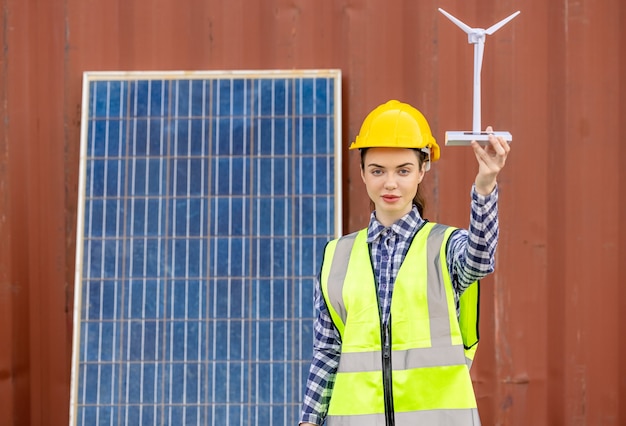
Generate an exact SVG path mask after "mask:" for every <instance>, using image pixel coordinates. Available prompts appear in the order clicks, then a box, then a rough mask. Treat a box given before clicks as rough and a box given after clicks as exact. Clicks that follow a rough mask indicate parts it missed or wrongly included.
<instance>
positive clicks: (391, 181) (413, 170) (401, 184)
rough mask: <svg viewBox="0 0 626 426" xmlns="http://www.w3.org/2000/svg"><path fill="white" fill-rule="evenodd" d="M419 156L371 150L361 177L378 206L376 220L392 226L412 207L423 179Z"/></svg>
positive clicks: (395, 150) (407, 151) (409, 151)
mask: <svg viewBox="0 0 626 426" xmlns="http://www.w3.org/2000/svg"><path fill="white" fill-rule="evenodd" d="M418 155H419V153H417V152H416V151H415V150H412V149H405V148H369V149H368V150H367V152H365V157H364V159H363V168H362V169H361V177H362V178H363V182H364V183H365V187H366V189H367V193H368V195H369V197H370V199H371V200H372V201H373V202H374V205H375V206H376V218H377V219H378V221H379V222H380V223H382V224H383V225H384V226H390V225H392V224H393V223H394V222H396V221H397V220H398V219H400V218H401V217H402V216H404V215H405V214H407V213H408V212H409V211H410V210H411V208H412V206H413V197H415V194H416V193H417V186H418V185H419V183H420V182H421V181H422V178H423V177H424V168H423V167H420V163H419V158H418Z"/></svg>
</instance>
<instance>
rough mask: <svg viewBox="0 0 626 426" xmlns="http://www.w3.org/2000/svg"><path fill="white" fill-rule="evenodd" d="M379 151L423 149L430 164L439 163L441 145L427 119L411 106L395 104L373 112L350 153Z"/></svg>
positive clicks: (385, 104)
mask: <svg viewBox="0 0 626 426" xmlns="http://www.w3.org/2000/svg"><path fill="white" fill-rule="evenodd" d="M380 147H388V148H415V149H420V150H422V151H425V152H427V153H428V154H429V156H430V160H431V161H437V160H438V159H439V145H437V142H436V141H435V138H434V137H433V135H432V133H431V131H430V126H429V125H428V122H427V121H426V118H424V116H423V115H422V113H421V112H419V111H418V110H417V109H415V108H414V107H412V106H411V105H409V104H406V103H403V102H400V101H396V100H391V101H389V102H387V103H384V104H382V105H380V106H378V107H376V108H375V109H374V110H373V111H372V112H370V113H369V114H368V115H367V117H365V120H364V121H363V125H362V126H361V131H360V132H359V134H358V135H357V137H356V139H355V141H354V142H352V144H351V145H350V149H360V148H380Z"/></svg>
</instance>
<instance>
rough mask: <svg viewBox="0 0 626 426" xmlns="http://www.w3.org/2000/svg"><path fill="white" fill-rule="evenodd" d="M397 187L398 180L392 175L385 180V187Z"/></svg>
mask: <svg viewBox="0 0 626 426" xmlns="http://www.w3.org/2000/svg"><path fill="white" fill-rule="evenodd" d="M396 187H397V185H396V180H395V179H393V178H392V177H391V176H390V177H389V178H387V180H385V189H395V188H396Z"/></svg>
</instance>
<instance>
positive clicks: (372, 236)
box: [367, 205, 424, 243]
mask: <svg viewBox="0 0 626 426" xmlns="http://www.w3.org/2000/svg"><path fill="white" fill-rule="evenodd" d="M423 222H424V219H422V217H421V216H420V214H419V212H418V211H417V207H416V206H415V205H413V208H412V209H411V211H410V212H408V213H407V214H405V215H404V216H402V217H401V218H400V219H398V220H397V221H396V222H395V223H394V224H393V225H391V226H389V227H385V226H383V224H382V223H380V222H379V221H378V219H376V211H373V212H372V214H371V215H370V223H369V225H368V227H367V242H368V243H372V242H374V241H376V240H377V239H378V238H380V237H381V235H382V234H383V233H384V232H385V231H387V230H390V231H391V232H393V233H395V234H397V235H398V236H399V237H400V238H402V239H404V240H408V239H410V238H411V237H412V236H413V235H414V234H415V231H416V230H417V229H419V227H420V226H421V225H422V223H423Z"/></svg>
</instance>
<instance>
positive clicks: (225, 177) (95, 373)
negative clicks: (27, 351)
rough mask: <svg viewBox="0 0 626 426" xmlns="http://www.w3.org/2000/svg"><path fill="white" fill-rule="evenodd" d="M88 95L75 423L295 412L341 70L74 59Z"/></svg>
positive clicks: (322, 234)
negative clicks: (104, 67)
mask: <svg viewBox="0 0 626 426" xmlns="http://www.w3.org/2000/svg"><path fill="white" fill-rule="evenodd" d="M318 83H320V86H319V87H318ZM268 96H269V97H270V99H271V102H266V100H267V97H268ZM82 103H83V109H82V121H81V149H80V171H79V202H78V211H77V217H78V220H77V245H76V247H77V249H76V273H75V301H74V334H73V352H72V387H71V407H70V408H71V409H70V424H71V425H76V424H93V423H94V422H95V423H96V424H171V425H174V424H224V423H222V422H223V421H226V422H227V423H226V424H229V425H230V424H233V425H234V424H271V422H276V424H287V423H289V422H297V418H295V416H297V408H298V407H299V398H300V397H301V390H302V389H301V388H302V386H303V383H304V381H306V370H307V368H308V363H309V361H310V339H311V336H312V330H311V325H310V321H311V320H312V316H313V311H312V304H311V299H310V296H311V292H312V283H313V281H314V277H315V274H316V273H317V267H318V266H319V261H320V256H321V251H322V249H323V247H324V245H325V242H326V241H327V240H328V239H329V238H332V237H336V236H338V235H339V234H340V232H341V229H342V225H341V217H342V214H341V73H340V71H339V70H291V71H283V70H276V71H202V72H201V71H198V72H182V71H181V72H86V73H85V74H84V78H83V101H82ZM198 139H200V140H202V143H201V144H197V143H194V142H193V141H197V140H198ZM238 170H239V171H240V173H237V171H238ZM268 171H269V175H270V177H271V178H270V179H267V172H268ZM240 174H241V177H242V179H239V176H240ZM197 176H200V177H201V179H199V180H197V179H194V178H195V177H197ZM281 176H282V177H283V179H282V182H281V179H277V178H276V177H278V178H280V177H281ZM293 176H296V177H295V178H293V179H287V177H293ZM268 211H269V215H267V212H268ZM223 212H226V213H227V214H221V213H223ZM142 214H143V216H142ZM142 219H143V220H142ZM294 249H297V256H296V255H294V254H293V253H292V251H293V250H294ZM224 253H226V256H222V254H224ZM224 257H227V258H228V259H235V260H238V261H234V262H230V261H228V262H225V261H224ZM203 259H204V260H203ZM305 259H309V261H305ZM311 259H315V261H311ZM268 289H269V291H267V290H268ZM224 301H227V303H224ZM147 336H150V337H153V339H152V340H151V339H149V338H148V339H147V338H146V337H147ZM276 342H278V343H282V344H278V345H277V344H275V343H276ZM244 352H245V353H244ZM294 352H297V353H294ZM85 377H88V378H90V379H91V378H94V377H95V378H96V380H95V383H97V386H93V384H94V381H93V380H92V381H90V382H89V383H86V380H87V379H86V378H85ZM233 377H235V378H237V379H238V382H237V383H236V384H237V385H238V389H237V386H233V380H232V378H233ZM176 378H182V383H181V381H180V380H177V379H176ZM276 378H278V379H279V380H278V381H276V380H275V379H276ZM209 382H210V384H209ZM244 394H245V395H244ZM150 401H152V403H150ZM216 421H217V422H218V423H216ZM268 421H269V423H268ZM237 422H238V423H237Z"/></svg>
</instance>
